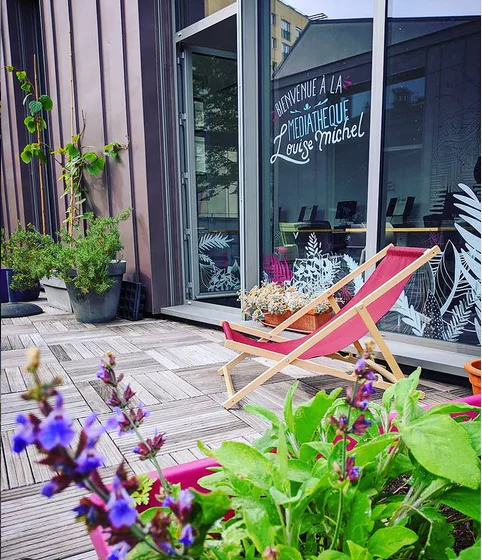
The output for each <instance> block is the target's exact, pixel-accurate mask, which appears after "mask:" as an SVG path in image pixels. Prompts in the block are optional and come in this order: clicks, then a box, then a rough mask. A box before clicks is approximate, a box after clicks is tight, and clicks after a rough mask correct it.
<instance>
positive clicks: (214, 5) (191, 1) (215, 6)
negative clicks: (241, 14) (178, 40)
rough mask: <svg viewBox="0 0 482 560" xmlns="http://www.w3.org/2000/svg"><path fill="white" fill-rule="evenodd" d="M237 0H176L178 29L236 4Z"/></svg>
mask: <svg viewBox="0 0 482 560" xmlns="http://www.w3.org/2000/svg"><path fill="white" fill-rule="evenodd" d="M235 2H236V0H176V2H175V3H174V5H175V7H176V31H179V29H184V27H188V26H189V25H192V24H193V23H196V22H197V21H200V20H201V19H203V18H205V17H207V16H210V15H211V14H214V13H216V12H218V11H219V10H222V9H223V8H226V7H227V6H229V5H230V4H234V3H235Z"/></svg>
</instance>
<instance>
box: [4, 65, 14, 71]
mask: <svg viewBox="0 0 482 560" xmlns="http://www.w3.org/2000/svg"><path fill="white" fill-rule="evenodd" d="M5 70H6V71H7V72H13V71H14V67H13V66H10V65H8V66H5Z"/></svg>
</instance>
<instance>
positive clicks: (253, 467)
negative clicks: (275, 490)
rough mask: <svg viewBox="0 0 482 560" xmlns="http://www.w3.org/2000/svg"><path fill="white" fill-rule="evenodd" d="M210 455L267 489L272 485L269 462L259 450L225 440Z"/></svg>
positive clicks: (271, 469) (241, 475) (238, 474)
mask: <svg viewBox="0 0 482 560" xmlns="http://www.w3.org/2000/svg"><path fill="white" fill-rule="evenodd" d="M212 455H213V456H214V457H216V459H217V460H218V461H219V462H220V463H221V465H222V466H223V467H226V468H227V469H229V470H230V471H232V472H233V473H234V474H235V475H237V476H238V477H240V478H242V479H247V480H249V481H250V482H252V483H253V484H255V485H256V486H259V487H261V488H264V489H265V490H268V489H269V488H270V487H271V486H273V475H272V473H273V467H272V465H271V462H270V461H269V460H268V459H267V458H266V457H265V456H264V455H262V454H261V453H260V452H259V451H257V450H256V449H254V448H253V447H251V446H250V445H247V444H245V443H242V442H238V441H225V442H223V443H222V444H221V446H220V447H219V448H218V449H216V450H214V451H213V453H212Z"/></svg>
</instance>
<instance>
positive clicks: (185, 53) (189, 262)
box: [179, 44, 243, 300]
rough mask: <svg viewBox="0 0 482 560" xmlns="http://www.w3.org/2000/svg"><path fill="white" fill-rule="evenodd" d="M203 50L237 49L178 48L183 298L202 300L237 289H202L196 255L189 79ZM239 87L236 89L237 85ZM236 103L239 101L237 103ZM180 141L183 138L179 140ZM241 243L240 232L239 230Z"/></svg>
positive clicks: (228, 55) (224, 54)
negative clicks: (195, 55) (205, 290)
mask: <svg viewBox="0 0 482 560" xmlns="http://www.w3.org/2000/svg"><path fill="white" fill-rule="evenodd" d="M193 54H204V55H208V56H217V57H219V58H227V59H231V60H236V61H237V56H236V53H234V52H231V51H223V50H220V49H211V48H205V47H197V46H194V45H188V44H182V45H181V47H180V51H179V61H180V63H181V73H182V80H183V88H182V95H183V96H184V99H183V100H182V103H181V105H182V107H183V109H184V112H181V114H180V126H181V127H182V128H183V129H184V132H183V134H181V138H182V140H183V142H184V153H185V157H184V162H183V163H184V169H181V177H182V187H183V197H182V198H183V204H184V206H185V208H184V211H183V222H184V223H183V239H184V249H185V253H186V257H187V258H185V271H184V276H185V282H186V298H187V299H188V300H203V299H212V298H223V297H230V296H233V295H236V292H233V291H231V292H212V293H201V289H200V288H201V286H200V273H199V255H198V235H197V224H198V214H197V191H196V188H195V187H196V148H195V141H194V140H195V135H194V132H195V130H194V95H193V79H192V55H193ZM238 91H239V89H238ZM238 106H239V103H238ZM238 139H239V110H238ZM181 143H182V142H181ZM239 165H240V157H239V141H238V230H240V225H241V224H240V222H241V200H240V197H239V182H240V176H239ZM238 235H239V237H240V246H241V232H240V231H239V233H238ZM239 267H240V273H241V274H240V275H241V278H242V276H243V269H242V258H241V255H240V262H239Z"/></svg>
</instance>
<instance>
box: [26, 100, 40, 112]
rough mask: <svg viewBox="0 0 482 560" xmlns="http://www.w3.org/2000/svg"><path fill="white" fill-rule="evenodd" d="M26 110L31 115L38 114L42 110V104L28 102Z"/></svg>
mask: <svg viewBox="0 0 482 560" xmlns="http://www.w3.org/2000/svg"><path fill="white" fill-rule="evenodd" d="M28 110H29V111H30V114H31V115H35V113H39V112H40V111H41V110H42V103H40V101H35V100H34V101H30V103H29V104H28Z"/></svg>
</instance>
